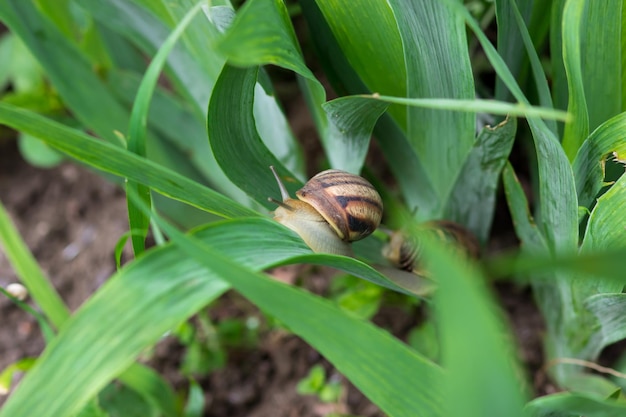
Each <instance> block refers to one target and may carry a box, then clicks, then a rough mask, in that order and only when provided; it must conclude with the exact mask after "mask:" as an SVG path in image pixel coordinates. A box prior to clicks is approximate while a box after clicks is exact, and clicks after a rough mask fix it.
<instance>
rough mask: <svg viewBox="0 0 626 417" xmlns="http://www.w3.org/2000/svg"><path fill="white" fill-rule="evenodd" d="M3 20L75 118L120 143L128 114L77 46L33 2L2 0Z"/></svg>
mask: <svg viewBox="0 0 626 417" xmlns="http://www.w3.org/2000/svg"><path fill="white" fill-rule="evenodd" d="M0 20H2V21H3V22H4V23H5V24H6V25H7V26H8V27H9V28H10V30H11V32H12V33H14V34H16V35H18V36H19V37H20V39H22V41H23V42H24V43H25V44H26V45H27V46H28V48H29V49H30V51H31V52H32V53H33V55H34V56H35V57H36V58H37V60H38V61H39V63H40V64H41V66H42V67H43V68H44V70H45V71H46V75H47V77H48V78H49V79H50V81H51V82H52V84H53V85H54V87H55V88H56V89H57V90H58V92H59V94H60V95H61V97H62V98H63V101H64V102H65V104H66V105H67V106H68V107H69V108H70V109H71V110H72V113H73V114H74V116H76V118H77V119H78V120H80V122H81V123H83V124H84V125H85V126H88V127H89V128H90V129H93V130H94V131H95V132H96V133H97V134H98V135H99V136H101V137H102V138H104V139H106V140H108V141H109V142H112V143H119V139H118V138H117V137H116V136H115V133H114V131H115V130H118V131H125V129H126V127H127V126H128V115H127V113H126V111H125V110H124V109H123V108H122V106H121V105H120V104H119V103H118V102H117V101H116V100H115V98H114V97H113V96H112V95H111V94H110V92H109V91H108V90H107V88H106V86H105V85H104V83H103V82H102V80H100V78H99V77H98V75H97V74H96V72H95V71H94V69H93V68H92V66H91V63H90V62H89V61H88V60H87V59H86V58H85V56H84V55H83V54H82V53H81V52H80V50H78V48H77V46H76V45H75V44H74V43H72V42H70V41H69V40H68V39H67V38H65V37H64V36H63V34H62V33H61V32H60V31H59V29H58V28H57V27H56V26H54V24H53V23H52V22H50V21H49V20H48V19H47V18H46V17H45V16H44V15H43V14H42V13H41V12H39V11H38V10H37V9H36V8H35V5H34V3H33V2H31V1H21V0H3V1H2V2H0Z"/></svg>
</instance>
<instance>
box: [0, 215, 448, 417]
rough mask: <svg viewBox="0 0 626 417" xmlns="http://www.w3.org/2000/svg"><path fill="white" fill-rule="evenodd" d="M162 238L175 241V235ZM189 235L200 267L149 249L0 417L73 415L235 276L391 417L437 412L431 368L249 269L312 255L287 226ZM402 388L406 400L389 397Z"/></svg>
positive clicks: (76, 320) (64, 336)
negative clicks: (199, 244)
mask: <svg viewBox="0 0 626 417" xmlns="http://www.w3.org/2000/svg"><path fill="white" fill-rule="evenodd" d="M164 230H165V229H164ZM166 232H169V234H170V237H172V233H171V230H166ZM195 236H196V237H195V238H194V239H193V242H196V241H198V240H200V241H202V242H203V243H202V247H203V248H204V247H205V246H206V247H211V248H215V249H214V250H213V249H211V255H208V254H206V253H205V252H204V251H203V250H201V253H202V255H201V258H200V259H198V261H200V262H197V261H194V260H192V259H190V258H188V257H185V256H184V252H181V250H180V249H179V248H178V247H176V246H173V245H166V246H162V247H159V248H155V249H152V250H150V251H147V252H146V253H145V254H144V255H143V256H142V257H140V258H139V259H137V260H136V261H134V262H133V263H131V264H128V265H127V266H125V267H124V268H122V269H121V270H120V271H119V272H118V273H117V274H116V275H115V276H113V277H112V278H111V279H110V280H109V281H108V282H107V283H106V284H105V285H104V286H103V287H102V288H101V289H100V290H99V291H98V292H97V293H96V294H95V295H94V296H93V297H92V298H91V299H90V300H89V301H87V302H86V303H85V304H84V305H83V306H82V307H81V308H80V310H79V311H77V312H76V314H75V315H74V316H72V317H71V318H70V319H69V321H68V322H67V323H66V324H65V325H64V326H63V328H62V329H61V331H60V333H59V335H58V337H57V338H56V339H55V340H54V341H53V342H52V343H51V344H50V346H49V347H48V348H47V349H46V351H44V353H43V355H42V356H41V357H40V360H39V362H38V364H37V365H36V366H35V367H34V368H33V369H32V371H31V372H30V373H29V374H28V375H27V376H26V377H25V378H24V380H23V381H22V383H21V385H20V387H19V388H18V389H17V391H16V392H15V393H14V395H13V396H12V397H11V398H10V399H9V400H8V402H7V403H6V405H5V407H4V408H3V409H2V411H1V412H0V416H1V417H5V416H11V417H22V416H33V415H37V416H40V417H47V416H54V417H62V416H66V415H71V414H72V411H75V410H77V409H79V408H80V407H81V406H82V405H84V404H85V403H86V402H87V401H88V400H89V399H90V398H91V397H93V396H94V395H95V394H96V393H97V392H98V391H99V390H100V389H101V388H102V387H104V385H105V384H107V383H108V382H109V381H110V380H112V379H113V378H114V377H116V376H117V375H118V374H120V373H121V372H122V371H124V369H126V368H127V367H128V366H129V365H130V364H131V363H132V362H133V360H134V358H135V357H136V356H137V355H138V354H139V353H140V352H141V351H142V350H143V349H145V348H146V347H147V346H150V345H152V344H153V343H155V342H156V341H157V340H158V339H159V338H160V337H161V336H162V335H163V334H164V333H165V332H166V331H167V330H168V329H171V328H172V327H174V326H175V325H177V324H178V323H180V322H181V321H183V320H185V319H186V318H187V317H189V316H190V315H192V314H193V313H195V312H196V311H198V310H199V309H200V308H201V307H202V306H204V305H206V304H208V303H209V302H210V301H211V300H212V299H214V298H215V297H217V296H219V294H221V293H222V292H223V291H225V290H226V289H227V288H228V286H227V284H226V283H224V282H223V281H222V280H221V279H222V277H224V278H226V277H229V278H231V277H232V278H233V280H234V281H235V282H236V283H237V285H239V286H240V287H241V288H242V289H243V288H244V287H245V289H244V290H245V293H244V294H245V295H246V296H249V297H250V298H251V299H252V300H253V301H254V302H255V303H257V304H258V305H259V306H260V307H261V308H262V309H263V310H264V311H267V312H268V313H269V314H272V315H274V316H275V317H277V318H278V319H279V320H281V322H283V323H285V324H286V325H287V326H289V328H290V329H291V330H293V331H295V332H296V333H297V334H300V335H301V336H303V337H305V339H307V340H308V341H309V343H311V344H312V345H313V346H314V347H316V348H318V349H319V350H320V351H321V352H322V353H324V354H326V355H327V357H329V359H331V360H333V361H335V362H336V364H337V365H338V366H339V365H340V364H344V365H343V366H344V367H345V369H340V370H341V371H342V373H344V374H345V375H347V376H348V377H350V378H353V379H354V378H356V379H357V380H358V381H360V382H359V384H364V385H365V386H366V388H367V389H366V390H364V389H363V386H361V387H360V388H361V389H362V390H363V392H365V393H366V394H367V393H369V392H370V391H372V390H375V391H377V392H378V394H375V395H373V396H372V399H373V400H374V399H379V397H380V396H382V397H383V398H382V399H380V401H381V404H379V405H381V407H382V406H383V405H385V407H386V408H387V409H390V411H391V407H396V404H399V405H398V407H401V406H403V407H404V408H402V410H404V412H398V413H392V412H390V414H392V415H407V416H409V415H415V413H414V412H413V413H411V412H408V410H409V409H411V408H412V409H413V411H414V410H424V411H423V412H424V413H425V415H431V414H430V413H429V410H437V409H438V407H439V398H438V394H437V387H438V381H439V380H440V378H441V376H442V373H441V370H440V369H439V368H438V367H437V366H435V365H433V364H431V363H430V362H428V361H426V360H425V359H423V358H422V357H420V356H418V355H417V354H415V353H414V352H412V351H410V350H409V349H407V348H406V347H405V346H404V345H402V344H401V343H399V342H398V341H397V340H396V339H394V338H392V337H390V336H389V335H388V334H387V333H385V332H382V331H380V330H379V329H377V328H375V327H374V326H372V325H371V324H368V323H365V322H362V321H360V320H357V319H355V318H352V317H349V316H347V315H346V314H345V313H344V312H341V311H340V310H338V309H337V308H336V307H334V306H333V305H332V303H330V302H328V301H324V300H322V299H319V298H317V297H314V296H311V295H308V294H306V293H304V292H303V291H300V290H297V289H294V288H289V287H286V286H284V285H282V284H280V283H277V282H275V281H272V280H268V279H267V278H264V276H262V275H259V274H255V273H252V272H251V271H250V269H253V270H256V271H259V270H263V269H265V268H268V267H271V266H273V265H276V264H280V263H281V262H284V261H286V260H288V259H289V258H290V257H293V256H297V255H299V254H300V255H302V254H306V253H309V254H310V253H311V252H310V250H309V249H308V248H307V247H306V246H305V245H304V243H303V242H302V241H300V240H299V239H298V238H297V237H296V236H295V235H293V234H292V233H291V232H290V231H288V230H287V229H286V228H284V227H282V226H281V225H279V224H277V223H275V222H273V221H270V220H267V219H247V220H237V221H226V222H220V223H212V224H210V225H209V226H207V227H206V228H203V229H201V230H198V231H197V232H196V233H195ZM184 239H185V240H186V238H184ZM258 248H263V250H262V251H261V250H258ZM218 251H219V252H218ZM214 254H215V256H213V255H214ZM225 256H228V257H229V259H228V260H226V258H225ZM314 256H315V255H312V254H311V257H314ZM346 259H347V260H348V261H350V259H349V258H346ZM205 262H207V263H208V264H205ZM355 262H356V261H355ZM218 263H221V264H222V265H221V266H220V265H217V264H218ZM215 265H217V266H215ZM205 267H210V268H214V267H215V268H217V271H213V272H209V271H207V270H206V269H205ZM221 268H224V270H222V269H221ZM216 273H217V275H216ZM242 292H244V291H242ZM120 311H124V314H123V315H120V314H119V312H120ZM294 312H295V314H294ZM94 323H98V326H95V325H94ZM303 327H304V328H303ZM348 329H349V330H348ZM361 339H363V340H361ZM354 346H361V347H362V348H359V349H354ZM345 358H351V359H350V360H346V359H345ZM389 358H393V359H392V360H390V359H389ZM340 368H341V367H340ZM355 375H356V376H355ZM374 376H375V377H374ZM381 381H384V383H381ZM407 386H410V390H411V391H410V392H411V395H405V396H400V397H398V396H397V395H395V394H394V395H392V393H393V392H395V393H397V392H401V389H402V387H405V388H406V387H407ZM381 387H382V388H381Z"/></svg>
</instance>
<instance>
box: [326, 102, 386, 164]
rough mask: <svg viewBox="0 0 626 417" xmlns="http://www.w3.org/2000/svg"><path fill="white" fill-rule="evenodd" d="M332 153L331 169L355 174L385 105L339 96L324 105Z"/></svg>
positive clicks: (330, 157)
mask: <svg viewBox="0 0 626 417" xmlns="http://www.w3.org/2000/svg"><path fill="white" fill-rule="evenodd" d="M322 107H323V108H324V111H326V114H327V116H328V120H329V122H330V123H329V124H330V127H329V129H330V132H329V137H330V141H331V143H332V144H333V151H332V152H331V153H330V154H328V158H329V159H330V164H331V166H333V167H335V168H337V169H342V170H344V171H348V172H351V173H353V174H359V173H360V172H361V168H362V167H363V163H364V162H365V156H366V155H367V151H368V149H369V142H370V136H371V135H372V130H373V129H374V125H375V124H376V121H377V120H378V118H379V117H380V116H381V115H382V114H383V113H384V112H385V111H386V110H387V107H388V104H387V103H384V102H382V101H377V100H372V99H369V98H366V97H358V96H357V97H342V98H338V99H335V100H332V101H329V102H327V103H325V104H324V105H323V106H322Z"/></svg>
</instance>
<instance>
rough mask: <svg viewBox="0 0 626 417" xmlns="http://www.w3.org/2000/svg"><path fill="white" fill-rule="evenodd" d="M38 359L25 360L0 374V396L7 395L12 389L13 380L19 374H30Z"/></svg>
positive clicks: (19, 361) (15, 363) (13, 364)
mask: <svg viewBox="0 0 626 417" xmlns="http://www.w3.org/2000/svg"><path fill="white" fill-rule="evenodd" d="M36 361H37V359H35V358H24V359H20V360H18V361H17V362H14V363H12V364H11V365H9V366H7V367H6V368H4V369H3V370H2V372H0V395H6V394H8V393H9V390H10V389H11V385H12V382H13V378H14V377H15V374H16V373H18V372H28V371H29V370H30V368H32V367H33V365H34V364H35V362H36Z"/></svg>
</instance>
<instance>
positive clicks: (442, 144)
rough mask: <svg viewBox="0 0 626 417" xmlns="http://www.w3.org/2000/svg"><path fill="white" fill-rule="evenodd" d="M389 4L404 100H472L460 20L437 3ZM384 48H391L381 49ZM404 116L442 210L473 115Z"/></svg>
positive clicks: (470, 135)
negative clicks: (399, 46)
mask: <svg viewBox="0 0 626 417" xmlns="http://www.w3.org/2000/svg"><path fill="white" fill-rule="evenodd" d="M390 4H391V7H392V9H393V12H394V14H395V18H396V20H397V22H398V28H399V29H400V36H401V37H402V45H403V49H404V61H405V63H406V75H407V87H406V89H407V90H406V96H407V97H410V98H440V99H473V98H474V96H475V90H474V80H473V77H472V69H471V65H470V61H469V53H468V48H467V39H466V31H465V27H464V25H463V20H462V19H461V18H460V16H458V15H456V14H455V13H454V11H453V9H451V8H450V7H448V5H447V4H446V3H444V2H441V1H439V0H424V1H420V2H406V1H397V0H394V1H391V2H390ZM461 7H462V6H461ZM368 30H371V29H368ZM392 40H394V39H392ZM358 41H359V42H362V39H358ZM433 45H436V47H433ZM393 47H394V46H393V45H392V46H391V48H393ZM386 48H389V47H383V48H381V49H386ZM391 48H389V49H391ZM391 50H392V51H394V52H395V50H394V49H391ZM389 62H394V61H389ZM385 64H386V65H389V64H388V63H385ZM380 74H384V72H380V73H379V76H380ZM378 92H380V93H381V94H386V93H385V92H384V91H378ZM400 97H402V96H401V95H400ZM407 118H408V126H407V127H408V140H409V142H410V143H411V147H412V148H413V150H414V152H415V153H416V154H417V156H418V158H419V159H420V160H421V162H422V164H423V166H424V169H425V171H426V173H427V174H428V176H429V178H430V182H431V183H432V184H433V186H434V190H435V192H436V193H437V195H438V200H439V204H440V205H441V206H442V207H443V206H444V205H445V203H446V201H447V199H448V197H449V194H450V192H451V190H452V187H453V186H454V182H455V181H456V178H457V176H458V175H459V172H460V171H461V168H462V167H463V163H464V162H465V159H466V158H467V155H468V154H469V152H470V149H471V147H472V145H473V144H474V132H475V117H474V116H473V115H472V114H470V113H461V112H454V111H448V110H444V111H442V110H433V109H426V108H419V107H411V108H409V109H408V110H407Z"/></svg>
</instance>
